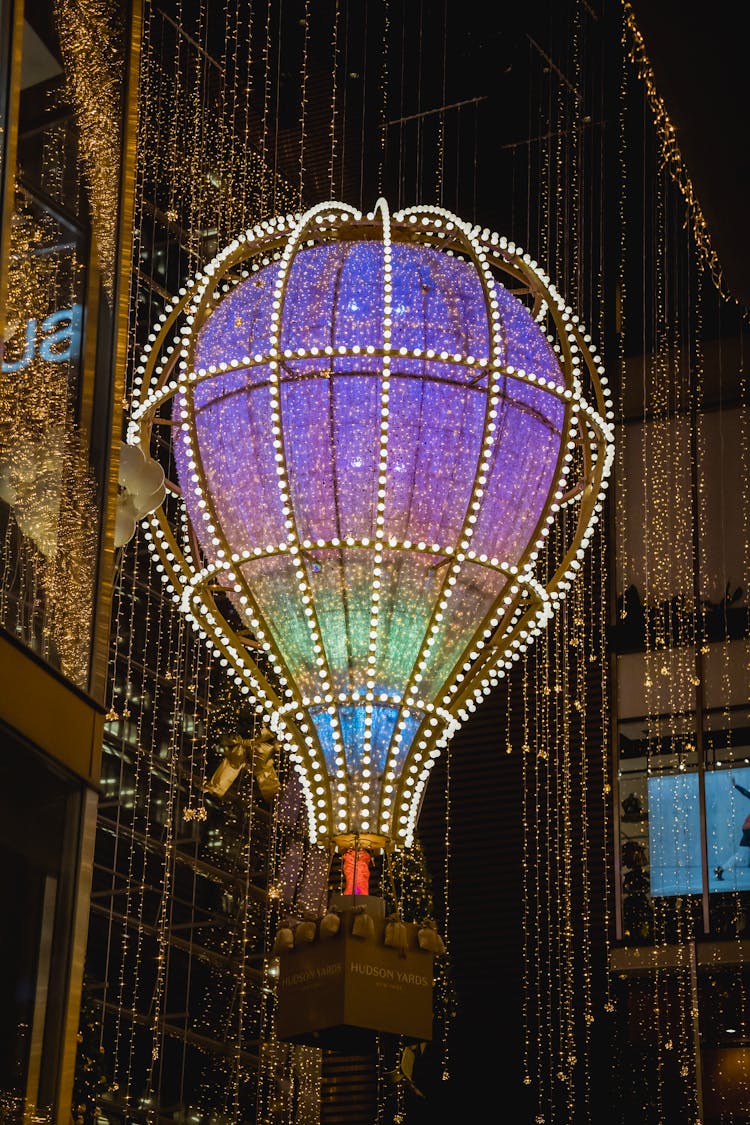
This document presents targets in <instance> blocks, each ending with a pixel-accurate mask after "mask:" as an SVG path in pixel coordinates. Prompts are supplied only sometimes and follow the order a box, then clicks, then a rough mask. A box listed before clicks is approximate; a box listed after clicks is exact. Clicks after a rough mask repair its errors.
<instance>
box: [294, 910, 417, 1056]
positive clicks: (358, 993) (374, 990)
mask: <svg viewBox="0 0 750 1125" xmlns="http://www.w3.org/2000/svg"><path fill="white" fill-rule="evenodd" d="M361 897H362V899H363V900H364V899H365V898H367V899H370V900H371V903H367V902H365V901H362V902H361V903H358V906H359V907H360V909H357V907H356V906H355V907H354V908H349V904H350V903H351V902H352V896H350V895H347V896H346V900H345V903H346V904H345V905H344V906H343V907H342V905H341V904H340V900H341V899H343V898H344V896H334V899H336V900H339V901H334V900H332V903H331V905H332V907H333V908H334V909H336V910H338V911H340V913H341V926H340V928H339V931H338V933H336V934H334V935H333V936H330V937H326V938H322V937H320V936H318V938H317V939H316V940H315V941H314V942H311V943H309V944H307V943H306V944H303V945H299V946H295V948H294V949H290V950H287V951H284V952H283V953H281V954H280V955H279V977H278V1007H277V1012H276V1021H277V1035H278V1038H279V1039H281V1040H283V1041H286V1042H292V1043H301V1044H307V1045H308V1046H314V1047H322V1048H328V1049H331V1050H335V1051H344V1052H346V1051H349V1052H358V1051H359V1050H361V1049H362V1048H363V1046H365V1045H367V1044H370V1043H372V1042H373V1041H374V1038H375V1036H376V1035H378V1034H384V1035H393V1036H404V1037H406V1038H408V1039H412V1040H414V1041H420V1042H428V1041H430V1040H431V1039H432V990H433V983H434V980H433V960H434V958H433V954H432V953H430V952H428V951H426V950H423V949H420V948H419V946H418V944H417V931H418V929H419V927H418V926H417V925H415V924H413V923H405V926H406V942H405V947H402V948H399V949H397V948H394V947H391V946H388V945H386V944H385V942H384V938H385V928H386V921H385V919H384V917H383V910H382V908H381V909H379V910H377V911H376V910H374V909H373V907H374V906H375V905H376V904H377V903H382V900H380V899H377V898H375V897H374V896H361ZM355 901H356V900H355ZM363 909H364V911H365V912H366V913H368V914H369V915H370V917H371V920H372V926H371V927H370V928H369V934H368V936H366V937H360V936H358V935H357V933H356V932H353V931H354V930H355V922H356V919H357V917H358V915H359V914H361V913H362V910H363Z"/></svg>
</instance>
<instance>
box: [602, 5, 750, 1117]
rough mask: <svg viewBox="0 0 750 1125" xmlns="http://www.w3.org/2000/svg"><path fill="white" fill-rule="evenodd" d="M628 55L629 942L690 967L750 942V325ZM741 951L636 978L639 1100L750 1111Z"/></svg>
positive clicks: (645, 74) (619, 636)
mask: <svg viewBox="0 0 750 1125" xmlns="http://www.w3.org/2000/svg"><path fill="white" fill-rule="evenodd" d="M622 43H623V69H622V75H621V94H620V146H621V147H620V161H621V169H622V187H623V192H622V204H621V248H620V293H621V301H622V327H621V333H620V353H621V354H620V390H619V396H620V401H619V408H618V414H619V418H620V421H621V430H620V437H619V440H618V449H619V454H618V470H617V473H616V478H617V487H616V490H615V524H616V528H617V531H616V548H615V566H616V574H615V581H616V592H617V616H616V623H615V627H614V629H613V632H612V642H613V648H614V651H615V653H616V654H617V656H616V660H617V666H618V684H619V689H620V691H619V700H618V709H619V726H618V735H619V738H618V743H619V752H618V755H617V759H618V760H617V763H616V764H617V768H618V770H619V777H618V790H617V792H618V804H619V808H618V809H617V810H616V812H617V819H618V823H617V829H618V831H617V835H616V839H617V840H618V846H619V850H620V862H621V875H622V879H621V884H620V885H619V886H618V887H617V888H616V889H617V892H618V900H619V903H620V909H621V912H622V913H621V917H622V931H621V934H622V938H623V939H624V941H625V942H626V943H627V944H628V945H645V946H652V945H653V946H656V947H669V948H670V949H674V950H676V951H678V952H679V951H682V953H683V954H684V951H686V950H688V949H689V948H690V947H691V943H693V942H695V941H700V939H701V938H702V937H703V936H704V935H705V934H706V933H709V932H710V933H711V934H713V935H714V936H716V937H717V938H720V939H722V938H723V939H724V940H727V939H728V940H729V942H730V943H732V942H734V941H739V940H740V935H741V933H742V932H743V923H742V914H741V902H742V891H743V885H745V884H743V877H744V875H743V872H742V871H741V870H740V874H739V876H737V875H735V874H729V872H728V873H727V875H724V872H723V864H724V863H725V862H726V863H728V864H732V863H733V862H734V857H735V855H736V853H737V850H738V849H737V844H738V842H739V838H740V835H741V833H740V831H739V827H740V825H741V822H742V818H743V816H744V815H745V810H744V808H743V807H742V806H743V805H744V803H745V802H744V801H743V799H742V798H741V796H739V795H738V794H739V792H740V791H738V790H736V789H735V788H734V786H733V782H735V781H736V782H738V783H740V784H742V780H743V778H744V777H745V776H746V775H745V773H744V772H743V771H745V770H746V767H747V765H748V745H747V744H748V738H747V734H746V729H747V715H748V706H747V705H748V694H749V685H748V676H747V669H748V661H747V644H748V642H747V601H746V594H745V591H746V589H747V576H748V567H747V562H748V535H747V531H748V528H747V518H746V513H745V512H744V501H743V502H742V503H740V504H739V505H735V504H733V503H732V501H731V497H732V496H733V495H735V496H738V497H746V495H747V491H748V476H747V470H748V459H747V427H746V417H747V382H746V374H745V361H744V354H743V353H744V346H745V344H744V340H745V335H746V323H745V322H744V319H743V314H742V310H741V309H740V308H739V307H738V306H737V304H736V302H734V301H733V299H732V297H731V294H728V293H727V292H726V288H725V285H724V282H723V279H722V276H721V267H720V263H719V262H718V259H717V257H716V254H715V252H714V250H713V248H712V246H711V239H710V232H709V230H708V228H707V225H706V223H705V220H704V217H703V214H702V211H701V207H700V201H699V199H698V198H697V195H696V192H695V188H694V185H693V184H692V182H691V180H690V174H689V170H688V169H687V168H686V166H685V164H684V161H683V159H682V155H681V153H680V149H679V137H678V135H677V133H676V131H675V128H674V125H673V123H672V121H671V120H670V117H669V113H668V109H667V106H666V105H665V103H664V101H663V99H662V97H661V95H660V91H659V89H658V83H657V81H656V78H655V75H654V71H653V67H652V65H651V62H650V60H649V58H648V53H647V47H646V45H645V43H644V41H643V38H642V36H641V35H640V31H639V28H638V24H637V21H636V19H635V16H634V12H633V9H632V7H631V5H630V4H629V3H624V4H623V6H622ZM634 170H636V172H635V174H634ZM699 794H703V795H704V797H705V810H706V833H705V836H704V834H703V831H702V827H701V820H700V801H701V800H702V799H703V797H702V796H700V795H699ZM704 864H705V869H706V875H707V881H706V880H704V874H703V872H704V866H703V865H704ZM677 955H678V954H677V953H675V956H677ZM729 956H730V957H731V959H732V960H735V959H736V961H737V963H736V964H734V965H733V966H732V967H731V968H730V967H729V966H725V967H724V969H723V970H719V971H718V972H716V973H715V974H714V973H712V972H709V971H707V969H706V968H700V967H699V968H698V969H696V966H695V965H693V966H691V965H690V963H689V959H688V958H687V957H683V960H682V961H681V962H680V963H679V967H677V968H675V969H672V970H666V969H655V970H654V971H653V973H652V974H651V975H650V976H649V977H648V978H647V979H646V980H645V981H644V980H640V981H638V980H636V979H635V978H630V979H629V980H628V979H626V978H624V979H623V980H621V981H618V986H617V988H618V993H619V994H620V996H621V999H622V1002H623V1006H624V1007H625V1006H627V1007H629V1008H630V1011H631V1014H632V1016H631V1022H630V1037H631V1043H632V1046H633V1048H634V1049H635V1050H637V1051H639V1052H640V1054H639V1057H640V1058H641V1059H642V1060H643V1071H642V1074H641V1077H640V1080H639V1082H637V1083H636V1084H635V1086H634V1088H633V1089H631V1090H629V1091H628V1090H624V1089H622V1088H621V1097H622V1098H623V1099H624V1101H625V1103H626V1104H628V1105H630V1106H631V1107H632V1108H633V1109H634V1110H637V1109H638V1108H639V1107H641V1106H644V1105H645V1104H646V1103H647V1102H648V1101H649V1100H651V1101H652V1103H653V1102H654V1101H655V1103H656V1104H657V1105H658V1107H659V1109H658V1112H659V1113H660V1114H662V1115H665V1114H668V1113H669V1112H670V1107H674V1106H675V1105H678V1104H679V1105H680V1106H681V1110H680V1112H681V1113H682V1114H683V1115H684V1117H685V1119H692V1118H693V1117H694V1118H695V1119H696V1120H697V1119H699V1117H700V1116H701V1114H702V1113H710V1112H716V1113H719V1112H723V1111H724V1110H727V1111H729V1108H730V1106H731V1104H732V1099H733V1098H738V1099H739V1100H740V1101H742V1098H743V1096H744V1098H745V1099H746V1097H747V1072H746V1070H745V1072H744V1076H743V1070H742V1066H740V1068H739V1069H738V1070H737V1071H736V1081H734V1082H728V1081H726V1077H725V1080H724V1082H723V1083H722V1082H721V1081H717V1078H716V1073H715V1069H712V1064H710V1058H711V1055H712V1050H713V1049H714V1048H716V1047H718V1046H720V1045H721V1043H722V1041H723V1042H726V1035H727V1033H726V1030H725V1029H726V1027H729V1026H732V1027H734V1026H735V1025H736V1027H737V1030H738V1031H739V1034H744V1031H743V1029H744V1028H745V1021H744V1014H742V1011H741V1010H738V1008H737V1006H736V1001H737V1000H741V999H742V998H743V997H744V996H745V995H746V990H747V978H746V969H745V967H744V965H743V964H742V959H741V957H740V958H736V956H735V954H733V953H730V954H729ZM732 1034H734V1032H732ZM698 1035H700V1043H701V1047H700V1048H699V1047H698V1045H697V1044H698V1038H697V1037H698ZM699 1052H701V1053H702V1056H703V1057H702V1058H700V1057H699ZM701 1068H703V1070H702V1072H701ZM743 1090H744V1095H743V1093H742V1091H743Z"/></svg>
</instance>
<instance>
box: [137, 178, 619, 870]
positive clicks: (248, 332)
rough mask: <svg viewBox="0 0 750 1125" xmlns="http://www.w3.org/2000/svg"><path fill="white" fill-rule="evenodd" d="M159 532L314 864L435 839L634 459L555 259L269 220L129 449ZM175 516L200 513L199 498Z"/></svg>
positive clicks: (177, 336) (197, 284)
mask: <svg viewBox="0 0 750 1125" xmlns="http://www.w3.org/2000/svg"><path fill="white" fill-rule="evenodd" d="M170 411H171V417H170V421H171V432H172V435H173V441H172V451H173V467H172V468H173V471H172V472H171V476H172V480H171V482H170V497H171V499H170V503H171V504H172V508H171V509H170V511H169V513H168V508H169V504H168V503H166V502H165V503H164V504H163V505H162V506H161V507H160V508H159V509H158V510H157V511H156V512H154V513H153V515H152V516H150V517H149V518H148V520H147V521H146V522H145V524H144V526H145V528H146V532H147V535H148V536H149V539H150V543H151V545H152V547H153V549H154V551H155V552H156V553H157V554H158V556H159V560H160V562H159V565H160V566H161V567H162V568H163V578H164V581H165V583H166V584H167V585H168V587H169V589H170V590H171V591H172V594H173V596H174V598H175V600H176V601H178V602H179V604H180V606H181V608H182V610H183V611H184V613H185V614H186V615H187V616H188V618H189V619H190V620H191V622H192V623H193V625H194V627H195V628H196V629H197V630H199V632H200V634H201V636H204V637H205V639H206V643H207V644H209V645H211V646H212V647H213V649H214V651H215V652H216V653H217V654H218V656H219V657H220V659H221V661H222V662H223V663H224V664H225V666H226V669H227V672H228V674H229V675H230V676H232V677H233V678H234V679H235V681H236V682H237V684H238V685H240V686H241V687H242V689H243V691H245V692H246V693H247V694H248V695H249V696H251V697H252V698H253V699H254V700H255V702H256V709H257V711H258V713H259V714H260V715H262V716H263V717H264V721H265V722H267V723H268V724H269V725H270V726H271V728H272V730H273V731H274V733H275V735H276V737H277V738H278V739H279V740H280V742H282V743H286V744H287V745H288V747H289V750H290V754H291V759H292V761H293V763H294V765H295V767H296V770H297V771H298V773H299V777H300V782H301V785H302V788H303V791H304V796H305V801H306V809H307V820H308V825H309V837H310V841H311V842H312V843H318V844H320V845H321V846H327V847H329V848H332V849H333V848H335V847H338V848H339V849H342V848H346V847H348V846H351V845H352V844H353V842H354V841H358V842H359V843H361V844H363V846H374V847H376V848H377V847H379V846H383V847H386V846H387V847H388V848H394V847H395V848H401V847H409V846H410V845H411V844H412V843H413V837H414V831H415V825H416V822H417V817H418V813H419V809H420V803H421V800H422V797H423V793H424V790H425V786H426V784H427V781H428V779H429V776H430V770H431V768H432V766H433V764H434V762H435V760H436V758H437V757H439V755H440V752H441V748H442V747H444V746H445V745H446V743H447V741H448V740H449V739H450V738H451V737H452V735H453V734H454V733H455V731H456V730H457V729H458V728H459V727H460V725H461V724H462V722H464V721H465V720H466V719H467V718H468V717H469V715H470V714H471V712H472V711H474V710H475V708H476V707H477V705H478V704H480V703H481V702H482V700H483V699H484V698H485V697H486V696H487V695H488V694H489V693H490V691H491V689H492V688H493V686H494V685H496V684H497V682H498V681H499V680H500V678H501V677H503V676H504V675H505V674H506V673H507V671H508V670H509V669H510V668H511V667H512V662H513V661H514V660H517V659H518V658H519V656H520V654H521V653H522V652H523V650H524V649H525V648H526V647H527V645H529V644H530V643H531V641H532V640H533V638H534V636H535V635H536V634H538V633H539V632H540V631H541V630H542V629H543V628H544V627H545V624H546V623H547V622H548V620H549V619H550V617H551V616H552V614H553V613H554V611H555V609H556V607H557V606H558V605H559V603H560V601H561V599H562V598H563V597H564V596H565V592H566V590H567V589H568V588H569V586H570V585H571V583H572V581H573V579H574V577H575V573H576V571H577V569H579V568H580V565H581V558H582V557H583V554H584V551H585V548H586V546H587V544H588V542H589V540H590V537H591V535H592V533H593V528H594V524H595V523H596V521H597V519H598V513H599V510H600V507H601V504H602V498H603V494H604V490H605V486H606V481H607V477H608V475H609V471H610V465H611V460H612V455H613V431H612V423H611V418H612V414H611V410H610V404H609V401H608V393H607V389H606V379H605V378H604V375H603V371H602V368H601V366H600V360H599V358H598V356H597V355H596V354H595V352H594V350H593V348H592V345H591V341H590V337H589V336H588V334H587V333H586V330H585V328H584V327H583V325H582V324H580V322H579V320H578V317H577V316H575V315H574V314H573V312H572V311H571V310H570V309H569V308H567V307H566V304H565V302H564V300H563V299H562V297H561V296H560V295H559V294H558V293H557V292H556V290H555V288H554V286H553V285H552V284H551V282H550V280H549V278H547V277H546V276H545V275H544V273H543V271H542V270H541V269H540V268H539V267H538V266H537V265H536V263H535V262H533V261H532V260H531V258H530V256H529V255H528V254H526V253H523V252H522V251H521V250H520V249H518V248H517V247H515V246H514V245H513V244H512V243H509V242H508V241H506V239H505V238H502V237H499V236H498V235H496V234H494V233H491V232H490V231H488V230H480V228H478V227H476V226H472V225H471V224H469V223H466V222H464V221H463V220H461V219H460V218H458V217H457V216H455V215H453V214H451V213H450V212H448V211H445V210H443V209H442V208H437V207H429V206H418V207H412V208H409V209H407V210H403V211H399V212H397V213H394V214H393V215H391V214H390V213H389V210H388V207H387V205H386V203H385V202H384V201H383V200H379V201H378V203H377V204H376V206H375V207H374V209H373V211H372V212H371V213H370V214H362V213H361V212H359V211H358V210H356V209H354V208H352V207H350V206H347V205H345V204H343V203H334V202H327V203H324V204H321V205H318V206H315V207H313V208H311V209H310V210H308V211H307V212H306V213H304V214H299V215H282V216H279V217H276V218H273V219H271V220H269V221H267V222H263V223H260V224H259V225H258V226H256V227H255V228H254V229H252V230H249V231H247V232H246V233H245V234H243V235H242V237H239V238H237V239H235V240H234V241H233V242H232V243H230V244H229V245H228V246H227V247H226V248H225V249H224V250H223V251H222V252H221V253H220V254H219V255H218V256H217V257H216V258H215V259H214V260H213V261H212V262H211V263H210V264H209V265H208V266H206V267H205V269H204V270H203V272H202V273H201V274H199V275H198V276H197V277H196V278H195V279H194V280H193V281H191V282H190V283H189V284H188V285H187V286H186V287H185V288H184V289H183V290H181V291H180V293H179V295H178V296H177V298H176V299H175V301H174V302H173V303H172V304H171V305H170V306H169V307H168V308H167V310H166V311H165V313H164V314H162V317H161V319H160V321H159V323H158V324H157V325H156V327H155V329H154V331H153V332H152V334H151V337H150V339H149V344H148V347H147V349H146V352H145V354H144V356H143V357H142V360H141V364H140V366H139V367H138V370H137V373H136V400H135V403H134V407H133V411H132V415H131V420H130V426H129V431H128V438H127V440H128V441H129V442H130V443H132V444H136V445H137V444H141V445H142V446H143V447H144V448H149V449H150V448H151V442H152V436H153V435H152V429H153V428H154V424H155V422H156V421H157V420H159V419H162V420H163V419H164V418H165V417H166V416H168V415H169V414H170ZM174 497H177V500H176V501H175V500H174Z"/></svg>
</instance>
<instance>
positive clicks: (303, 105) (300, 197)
mask: <svg viewBox="0 0 750 1125" xmlns="http://www.w3.org/2000/svg"><path fill="white" fill-rule="evenodd" d="M302 18H303V20H304V26H303V29H302V66H301V67H300V108H299V189H298V193H297V205H298V207H299V209H300V210H302V207H303V202H304V198H305V156H306V145H307V53H308V50H309V46H310V0H305V10H304V15H303V17H302Z"/></svg>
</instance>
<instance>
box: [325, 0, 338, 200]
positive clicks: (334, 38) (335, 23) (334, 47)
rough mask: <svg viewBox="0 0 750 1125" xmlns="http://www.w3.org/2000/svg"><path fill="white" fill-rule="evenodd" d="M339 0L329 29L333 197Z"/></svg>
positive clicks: (331, 188) (331, 193) (332, 186)
mask: <svg viewBox="0 0 750 1125" xmlns="http://www.w3.org/2000/svg"><path fill="white" fill-rule="evenodd" d="M339 19H340V0H334V8H333V28H332V31H331V120H330V125H329V135H330V142H331V147H330V153H329V159H328V186H329V197H330V198H331V199H333V198H334V195H335V191H334V189H335V183H336V133H337V127H338V105H337V98H338V81H337V79H338V68H339Z"/></svg>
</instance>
